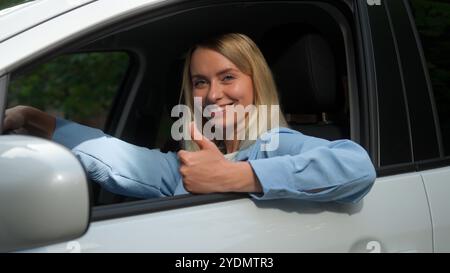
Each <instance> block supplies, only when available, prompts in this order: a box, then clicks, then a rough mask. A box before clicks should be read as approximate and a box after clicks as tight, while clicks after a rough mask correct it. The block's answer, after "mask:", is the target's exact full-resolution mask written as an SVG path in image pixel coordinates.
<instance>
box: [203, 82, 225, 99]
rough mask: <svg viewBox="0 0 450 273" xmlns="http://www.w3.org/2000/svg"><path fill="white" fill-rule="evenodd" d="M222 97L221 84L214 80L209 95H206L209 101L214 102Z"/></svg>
mask: <svg viewBox="0 0 450 273" xmlns="http://www.w3.org/2000/svg"><path fill="white" fill-rule="evenodd" d="M222 97H223V90H222V87H221V86H220V84H217V83H215V82H212V83H211V85H210V89H209V92H208V95H207V97H206V99H207V101H208V103H211V104H214V103H216V101H218V100H219V99H221V98H222Z"/></svg>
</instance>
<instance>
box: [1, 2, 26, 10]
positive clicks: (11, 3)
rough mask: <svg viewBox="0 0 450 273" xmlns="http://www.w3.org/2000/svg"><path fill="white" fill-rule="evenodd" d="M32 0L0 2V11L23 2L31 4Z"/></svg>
mask: <svg viewBox="0 0 450 273" xmlns="http://www.w3.org/2000/svg"><path fill="white" fill-rule="evenodd" d="M31 1H32V0H0V10H3V9H6V8H10V7H12V6H16V5H19V4H23V3H25V2H31Z"/></svg>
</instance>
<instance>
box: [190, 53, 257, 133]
mask: <svg viewBox="0 0 450 273" xmlns="http://www.w3.org/2000/svg"><path fill="white" fill-rule="evenodd" d="M190 71H191V83H192V94H193V96H194V97H201V99H202V105H203V106H204V107H206V106H208V105H215V106H216V107H215V109H216V110H215V111H214V112H215V113H214V114H215V115H214V121H215V124H216V126H223V127H224V128H225V127H228V126H231V125H234V124H235V123H237V122H240V121H235V119H232V118H228V119H227V118H226V115H225V113H224V110H225V106H227V105H242V106H244V107H245V106H247V105H250V104H253V101H254V91H253V81H252V78H251V76H250V75H247V74H245V73H243V72H242V71H241V70H240V69H239V68H238V67H236V65H235V64H233V63H232V62H231V61H230V60H229V59H227V58H226V57H225V56H223V55H222V54H220V53H218V52H216V51H214V50H211V49H207V48H202V47H199V48H197V49H196V50H195V51H194V52H193V53H192V56H191V64H190Z"/></svg>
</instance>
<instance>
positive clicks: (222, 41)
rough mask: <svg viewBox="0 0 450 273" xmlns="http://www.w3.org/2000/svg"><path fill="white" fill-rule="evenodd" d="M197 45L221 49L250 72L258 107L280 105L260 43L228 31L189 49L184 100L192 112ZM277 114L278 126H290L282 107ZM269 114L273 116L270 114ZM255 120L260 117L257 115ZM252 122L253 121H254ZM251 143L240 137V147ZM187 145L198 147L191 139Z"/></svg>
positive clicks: (255, 102) (185, 68)
mask: <svg viewBox="0 0 450 273" xmlns="http://www.w3.org/2000/svg"><path fill="white" fill-rule="evenodd" d="M198 48H207V49H211V50H214V51H216V52H218V53H220V54H221V55H223V56H224V57H226V58H227V59H228V60H230V61H231V62H232V63H233V64H234V65H236V67H237V68H239V70H241V71H242V72H243V73H245V74H247V75H249V76H251V79H252V82H253V92H254V96H253V97H254V101H253V104H254V105H255V106H256V107H258V106H260V105H267V106H268V110H269V113H270V106H272V105H279V99H278V91H277V87H276V84H275V81H274V79H273V76H272V72H271V71H270V68H269V66H268V64H267V62H266V60H265V58H264V56H263V54H262V53H261V51H260V50H259V48H258V46H257V45H256V44H255V43H254V42H253V41H252V40H251V39H250V38H249V37H248V36H246V35H244V34H240V33H228V34H223V35H220V36H217V37H214V38H211V39H209V40H206V41H203V42H200V43H198V44H196V45H194V46H193V47H192V48H191V49H190V50H189V51H188V53H187V56H186V61H185V63H184V69H183V82H182V92H183V95H184V99H185V103H186V105H187V106H188V107H189V108H190V110H191V111H192V112H193V110H194V109H193V108H194V103H193V99H194V98H193V91H192V89H193V87H192V81H191V73H190V65H191V59H192V54H193V52H194V51H195V50H196V49H198ZM278 115H279V126H282V127H287V123H286V120H285V119H284V116H283V114H282V113H281V111H280V112H279V113H278ZM268 116H269V118H270V115H268ZM256 118H257V117H256ZM253 120H257V119H255V118H254V119H253ZM269 121H270V120H269ZM249 123H250V124H252V121H250V122H249ZM253 124H254V121H253ZM270 125H271V122H269V127H267V129H268V130H270V129H272V128H270ZM247 129H248V128H247ZM264 132H265V131H258V135H257V136H258V137H259V136H260V135H261V134H263V133H264ZM250 144H251V142H249V141H241V143H240V145H239V150H241V149H242V148H244V147H247V146H249V145H250ZM185 149H187V150H197V149H198V147H197V146H196V145H195V143H193V142H192V141H185Z"/></svg>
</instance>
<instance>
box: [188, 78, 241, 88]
mask: <svg viewBox="0 0 450 273" xmlns="http://www.w3.org/2000/svg"><path fill="white" fill-rule="evenodd" d="M234 79H235V77H234V76H233V75H226V76H224V77H223V78H222V79H221V81H222V82H229V81H231V80H234ZM205 84H208V81H207V80H202V79H200V80H196V81H194V82H193V85H194V87H195V88H201V87H203V86H204V85H205Z"/></svg>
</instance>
